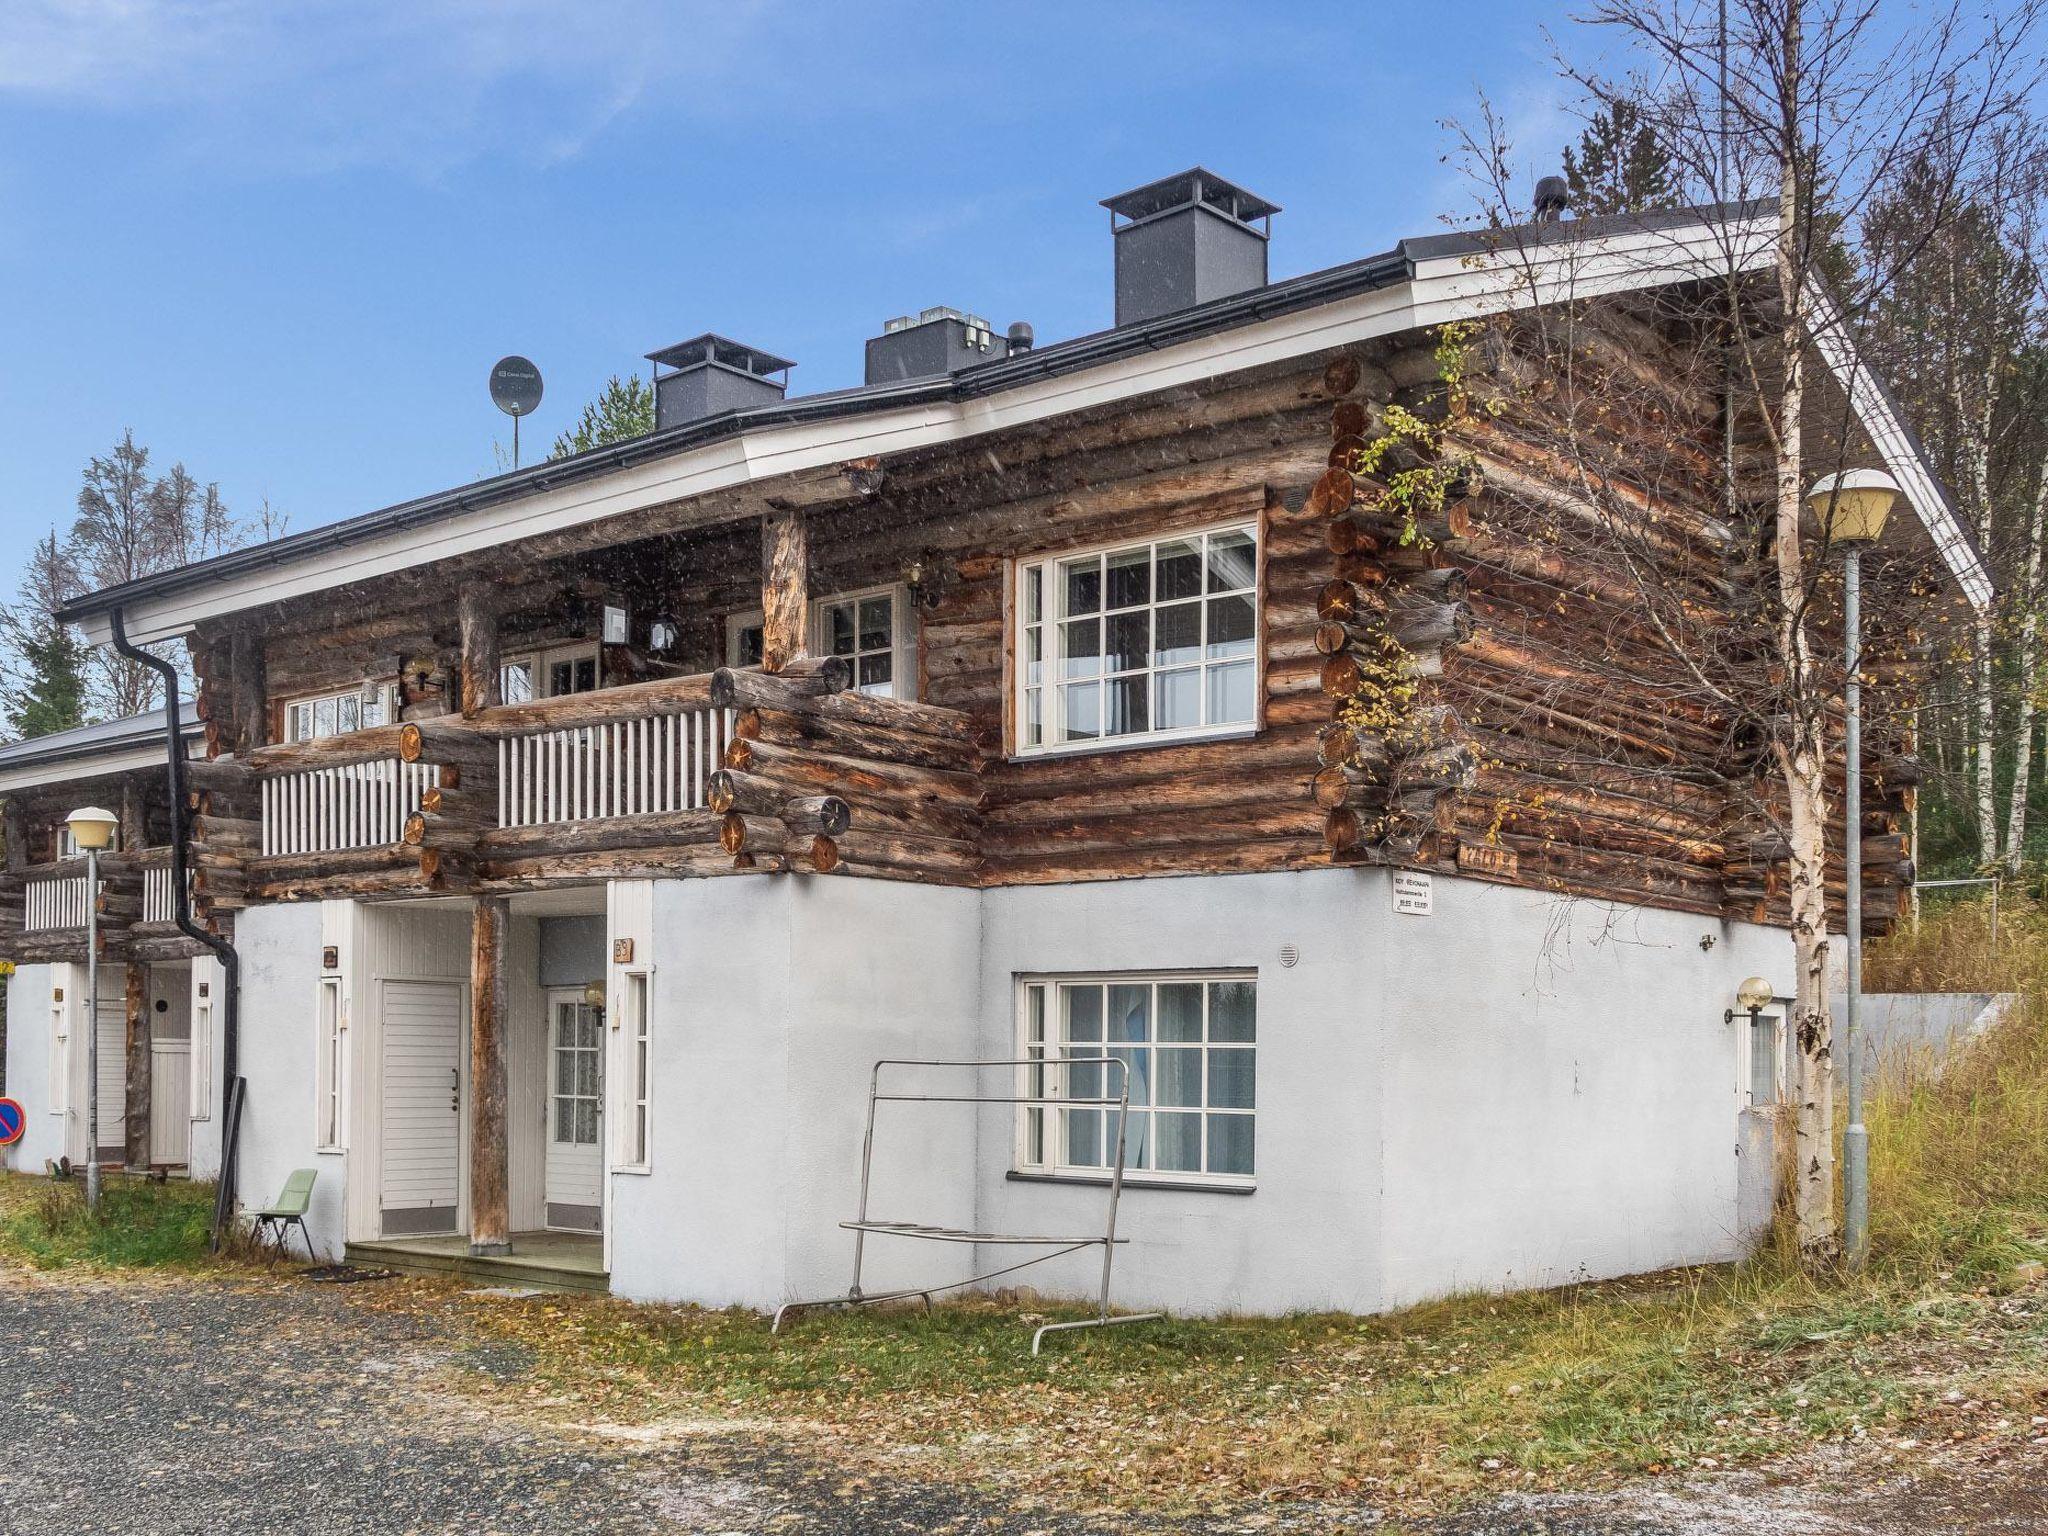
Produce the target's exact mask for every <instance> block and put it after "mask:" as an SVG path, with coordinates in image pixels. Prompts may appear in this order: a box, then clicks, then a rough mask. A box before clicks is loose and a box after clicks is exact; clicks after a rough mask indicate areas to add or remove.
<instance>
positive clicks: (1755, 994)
mask: <svg viewBox="0 0 2048 1536" xmlns="http://www.w3.org/2000/svg"><path fill="white" fill-rule="evenodd" d="M1776 995H1777V994H1775V993H1774V992H1772V991H1771V984H1770V983H1769V982H1768V981H1765V980H1764V979H1763V977H1761V976H1751V977H1748V978H1746V979H1745V980H1744V981H1743V983H1742V985H1741V986H1739V987H1737V988H1736V989H1735V1002H1736V1005H1737V1007H1738V1008H1740V1009H1742V1010H1743V1011H1745V1012H1747V1013H1748V1014H1749V1022H1750V1023H1751V1024H1752V1025H1754V1024H1755V1023H1756V1022H1757V1018H1758V1015H1760V1014H1761V1013H1762V1012H1763V1011H1764V1009H1766V1008H1768V1007H1769V1006H1770V1005H1771V999H1772V998H1773V997H1774V996H1776ZM1735 1014H1736V1008H1730V1009H1729V1010H1728V1011H1727V1012H1726V1013H1724V1014H1722V1015H1721V1022H1722V1023H1724V1024H1733V1023H1734V1022H1735Z"/></svg>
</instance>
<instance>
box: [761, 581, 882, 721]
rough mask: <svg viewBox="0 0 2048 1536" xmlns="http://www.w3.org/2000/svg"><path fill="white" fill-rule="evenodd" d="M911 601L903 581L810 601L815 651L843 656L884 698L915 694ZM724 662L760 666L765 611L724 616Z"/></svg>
mask: <svg viewBox="0 0 2048 1536" xmlns="http://www.w3.org/2000/svg"><path fill="white" fill-rule="evenodd" d="M909 615H910V606H909V603H908V601H907V597H906V594H905V592H904V589H903V588H902V587H900V586H892V587H871V588H869V589H867V590H866V591H862V592H837V593H834V594H833V595H832V596H830V597H821V598H819V599H818V600H817V601H816V602H814V603H812V604H811V637H810V644H811V651H812V653H813V654H814V655H818V656H844V657H845V658H846V664H847V668H848V670H849V671H850V673H851V674H852V678H853V687H854V688H855V689H856V690H857V691H859V692H861V693H867V694H873V695H875V696H876V697H878V698H885V699H914V698H916V697H917V679H916V656H915V652H914V649H913V647H914V645H915V638H914V634H913V632H912V630H911V627H910V617H909ZM725 656H726V665H727V666H730V667H758V666H759V665H761V615H760V612H759V610H756V611H754V612H752V613H736V614H734V615H733V616H732V617H731V618H729V619H728V620H726V626H725Z"/></svg>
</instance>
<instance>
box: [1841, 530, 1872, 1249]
mask: <svg viewBox="0 0 2048 1536" xmlns="http://www.w3.org/2000/svg"><path fill="white" fill-rule="evenodd" d="M1844 574H1845V576H1846V580H1845V581H1844V583H1843V589H1842V627H1843V629H1844V630H1845V631H1846V632H1847V646H1848V657H1847V660H1848V674H1849V675H1848V694H1849V698H1848V706H1849V707H1848V733H1847V735H1848V739H1847V742H1846V743H1845V747H1846V750H1847V752H1848V754H1849V761H1848V765H1847V766H1848V774H1847V778H1848V793H1847V795H1846V797H1845V802H1844V805H1843V811H1842V817H1843V822H1844V832H1843V841H1844V843H1845V845H1846V847H1845V849H1844V852H1845V854H1846V859H1847V863H1848V871H1847V872H1848V877H1849V879H1848V885H1849V889H1848V909H1849V1008H1848V1020H1847V1050H1848V1076H1849V1083H1848V1088H1849V1126H1848V1129H1847V1130H1846V1131H1844V1132H1843V1133H1842V1249H1843V1254H1844V1256H1845V1257H1846V1258H1847V1259H1848V1261H1849V1267H1850V1268H1851V1269H1852V1270H1860V1269H1862V1268H1863V1266H1864V1264H1865V1263H1866V1262H1868V1260H1869V1258H1870V1136H1869V1133H1868V1132H1867V1131H1866V1130H1865V1129H1864V1126H1863V1028H1862V999H1863V685H1862V683H1861V681H1860V680H1859V679H1858V678H1857V676H1856V669H1857V667H1858V666H1860V665H1861V664H1862V660H1863V657H1862V650H1863V637H1862V634H1861V629H1862V624H1863V613H1862V603H1863V589H1862V580H1863V570H1862V560H1861V558H1860V557H1859V555H1858V554H1857V550H1856V546H1855V545H1853V544H1851V545H1850V546H1849V553H1848V560H1847V562H1846V569H1845V573H1844Z"/></svg>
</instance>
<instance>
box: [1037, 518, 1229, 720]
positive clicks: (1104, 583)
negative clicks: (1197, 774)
mask: <svg viewBox="0 0 2048 1536" xmlns="http://www.w3.org/2000/svg"><path fill="white" fill-rule="evenodd" d="M1258 565H1259V561H1258V529H1257V525H1256V524H1238V525H1234V526H1232V527H1228V528H1213V529H1210V530H1208V531H1207V532H1203V533H1191V534H1186V535H1183V536H1180V537H1177V538H1171V539H1158V540H1155V541H1153V542H1150V543H1145V544H1131V545H1125V546H1121V547H1119V548H1115V549H1105V550H1096V551H1093V552H1090V553H1088V554H1081V555H1062V556H1060V557H1058V558H1056V559H1049V560H1040V561H1035V562H1033V563H1030V564H1027V565H1023V566H1020V567H1019V568H1018V572H1017V584H1018V591H1017V613H1018V625H1017V646H1018V650H1019V655H1018V664H1017V668H1016V672H1017V688H1018V699H1017V748H1018V750H1019V751H1020V752H1034V751H1046V750H1048V749H1053V748H1059V747H1072V746H1078V745H1082V744H1094V743H1101V742H1109V741H1115V740H1118V739H1120V738H1130V737H1139V736H1142V737H1148V738H1153V739H1158V738H1173V737H1188V736H1203V735H1213V734H1225V733H1229V732H1232V731H1240V730H1248V729H1250V728H1251V727H1252V726H1254V725H1255V724H1256V723H1257V719H1258V709H1257V696H1258V676H1257V672H1258V657H1257V649H1258V633H1259V613H1258Z"/></svg>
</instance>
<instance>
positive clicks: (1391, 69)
mask: <svg viewBox="0 0 2048 1536" xmlns="http://www.w3.org/2000/svg"><path fill="white" fill-rule="evenodd" d="M1562 13H1563V7H1561V6H1558V7H1553V6H1551V5H1549V4H1533V3H1532V4H1516V3H1513V0H1466V3H1464V4H1461V5H1459V6H1456V7H1452V6H1446V5H1429V6H1414V5H1403V6H1394V5H1387V4H1378V3H1359V4H1253V3H1250V0H1245V3H1242V4H1210V3H1201V0H1174V3H1142V0H1107V3H1104V0H1097V3H1094V4H1075V5H1068V4H1024V3H1015V4H1007V5H990V4H978V5H970V4H958V5H937V4H928V5H911V4H883V3H874V4H866V3H853V4H834V5H825V4H816V3H813V4H802V5H799V4H778V3H772V0H763V3H753V4H749V3H745V0H725V3H719V4H710V5H700V4H695V3H689V4H684V3H674V4H656V3H652V0H646V3H617V4H608V3H603V0H588V3H582V4H575V3H566V0H565V3H541V0H499V3H484V0H403V3H391V4H387V3H384V0H353V3H345V4H344V3H333V0H294V3H292V4H289V5H283V4H275V3H272V0H0V535H4V536H5V537H6V539H7V540H8V541H9V542H10V543H13V544H14V547H15V548H16V549H20V548H21V547H23V545H25V543H26V541H27V540H29V539H30V538H33V537H35V536H37V535H39V534H40V533H41V532H42V531H44V530H45V529H47V528H48V527H50V526H51V525H52V524H53V523H65V522H68V520H69V516H70V511H71V505H72V501H73V498H74V497H75V495H76V491H77V486H78V477H79V471H80V469H81V468H82V466H83V465H84V462H85V460H86V458H87V457H88V456H89V455H90V454H93V453H96V452H103V451H104V450H105V449H106V448H107V447H108V446H109V445H110V444H111V443H112V442H113V441H114V440H115V439H116V438H117V437H118V436H119V434H120V433H121V431H122V430H123V429H124V428H127V427H132V428H133V429H134V430H135V433H136V437H137V439H138V441H140V442H142V443H144V444H146V445H147V446H149V447H150V448H151V450H152V451H153V453H154V455H155V457H156V460H157V462H158V463H159V464H160V465H168V464H169V463H170V462H171V461H172V460H174V459H182V460H183V461H184V462H185V463H186V465H187V466H188V467H189V468H190V469H191V470H192V471H193V472H194V473H195V474H196V475H198V476H199V477H200V478H201V479H217V480H218V481H219V482H220V484H221V487H222V491H223V494H224V495H225V496H226V497H227V499H228V501H229V503H230V505H231V506H233V507H234V508H235V509H236V510H237V511H242V512H248V511H251V510H253V509H254V508H255V506H256V505H257V503H258V502H259V500H261V499H262V498H264V497H268V498H269V499H270V500H271V501H272V502H273V503H274V504H276V505H277V506H278V507H279V508H281V509H283V510H284V511H285V512H287V513H288V514H289V515H290V518H291V526H292V527H293V528H304V527H310V526H313V525H315V524H318V523H323V522H329V521H332V520H334V519H336V518H340V517H345V516H348V515H351V514H353V513H357V512H362V511H367V510H370V509H372V508H375V507H379V506H383V505H386V504H388V503H390V502H393V501H397V500H400V499H403V498H405V497H408V496H413V495H418V494H421V493H424V492H427V491H431V490H436V489H440V488H442V487H445V486H448V485H453V484H458V483H461V482H463V481H465V480H469V479H473V478H475V477H477V476H478V475H480V474H484V473H488V472H490V471H491V470H492V469H493V467H494V460H493V448H492V445H493V442H494V441H497V440H503V441H506V442H509V440H510V439H509V432H508V431H507V430H506V429H507V428H508V427H509V422H508V421H507V419H506V418H504V417H502V416H500V415H498V414H497V412H496V411H495V410H493V408H492V407H491V405H490V402H489V399H488V396H487V394H486V391H485V377H486V374H487V372H488V369H489V366H490V364H491V363H492V362H493V361H494V360H495V359H496V358H497V357H499V356H500V355H502V354H504V353H507V352H523V353H525V354H526V355H528V356H529V357H532V358H533V359H534V360H535V361H536V362H537V363H538V364H539V365H540V367H541V369H542V371H543V373H544V374H545V376H546V379H547V398H546V400H545V402H544V403H543V405H542V407H541V409H540V411H539V413H538V414H537V415H536V416H535V417H533V418H530V419H529V422H528V426H527V435H526V439H525V442H526V447H527V450H528V456H529V457H531V456H532V455H533V452H534V450H536V449H538V450H540V451H545V447H546V444H547V443H548V442H549V441H551V439H552V437H553V435H554V433H555V432H557V431H559V430H561V429H562V427H563V426H564V425H565V424H566V423H567V422H568V421H569V420H570V419H571V418H572V417H573V416H574V414H575V412H576V411H577V409H578V408H579V407H580V406H581V404H582V403H583V401H584V400H586V399H587V398H588V397H589V396H590V395H591V394H592V393H594V391H595V390H596V389H597V388H598V387H599V386H600V385H601V384H602V383H603V381H604V379H605V377H606V376H607V375H608V374H610V373H613V372H621V373H623V372H629V371H631V370H634V369H636V368H637V369H641V370H643V371H644V369H645V367H646V365H645V364H644V363H643V362H642V361H641V356H642V354H643V353H645V352H647V351H649V350H650V349H652V348H654V347H657V346H661V345H664V344H666V343H669V342H672V341H676V340H679V339H681V338H683V337H685V336H689V335H693V334H695V333H696V332H698V331H702V330H717V331H721V332H723V333H725V334H727V335H731V336H734V337H737V338H739V339H741V340H743V341H747V342H750V343H752V344H754V345H757V346H760V347H764V348H767V349H769V350H772V351H775V352H779V353H781V354H782V355H784V356H787V357H793V358H796V359H798V360H799V362H800V366H799V367H798V368H797V370H796V372H795V374H794V377H793V391H794V392H806V391H812V390H819V389H827V388H834V387H838V386H841V385H845V384H849V383H856V382H858V374H859V368H860V357H861V342H862V340H863V339H864V338H865V337H867V336H869V335H871V334H873V333H875V332H876V331H877V330H879V328H880V324H881V322H882V321H883V320H884V319H885V318H887V317H888V316H890V315H894V314H899V313H901V312H903V311H906V310H914V309H918V308H921V307H925V306H928V305H932V304H955V305H959V306H961V307H964V308H969V309H972V310H975V311H977V312H979V313H981V314H984V315H987V316H988V317H989V318H990V319H991V320H993V321H994V322H995V323H996V325H997V326H998V327H999V328H1000V327H1001V326H1003V325H1005V324H1007V323H1008V322H1009V321H1011V320H1015V319H1028V320H1030V321H1031V322H1032V323H1033V325H1034V326H1035V327H1036V329H1037V333H1038V336H1039V338H1040V340H1041V341H1050V340H1055V339H1058V338H1060V337H1063V336H1069V335H1074V334H1078V333H1081V332H1084V331H1090V330H1095V329H1098V328H1100V327H1102V326H1104V325H1107V324H1108V323H1109V317H1110V298H1111V292H1110V241H1109V234H1108V227H1107V220H1108V216H1107V214H1106V213H1105V212H1104V211H1103V210H1102V209H1101V208H1099V207H1098V206H1096V205H1097V201H1098V200H1099V199H1100V198H1102V197H1105V196H1108V195H1109V194H1111V193H1115V192H1119V191H1122V190H1124V189H1125V188H1127V187H1130V186H1133V185H1136V184H1138V183H1140V182H1143V181H1147V180H1150V179H1152V178H1153V177H1156V176H1159V175H1163V174H1166V173H1168V172H1171V171H1176V170H1180V169H1183V168H1184V167H1186V166H1188V165H1191V164H1195V163H1198V162H1199V163H1202V164H1206V165H1208V166H1210V167H1212V168H1214V169H1215V170H1217V171H1219V172H1221V173H1222V174H1224V175H1227V176H1230V177H1232V178H1233V179H1236V180H1238V181H1240V182H1242V183H1243V184H1244V185H1246V186H1248V187H1249V188H1251V189H1252V190H1253V191H1255V192H1258V193H1260V194H1262V195H1264V196H1267V197H1269V198H1271V199H1272V200H1274V201H1276V202H1278V203H1280V204H1282V205H1284V207H1285V210H1286V211H1285V212H1284V213H1282V214H1281V215H1280V216H1279V217H1278V219H1277V220H1276V221H1275V226H1274V243H1273V256H1272V265H1273V272H1274V275H1275V276H1276V277H1277V276H1285V275H1288V274H1291V273H1295V272H1301V271H1308V270H1312V269H1314V268H1318V267H1323V266H1328V265H1330V264H1332V263H1335V262H1339V261H1344V260H1348V259H1350V258H1353V257H1356V256H1360V255H1364V254H1368V253H1370V252H1373V251H1377V250H1381V249H1384V248H1385V247H1386V246H1387V245H1389V244H1390V243H1391V242H1392V241H1393V240H1394V239H1396V238H1398V237H1399V236H1401V235H1404V234H1415V233H1426V232H1428V231H1429V230H1430V229H1432V228H1435V227H1437V226H1438V224H1439V221H1440V220H1441V219H1442V217H1443V216H1444V215H1446V214H1449V213H1456V212H1462V211H1464V210H1466V209H1468V208H1469V206H1470V204H1469V195H1468V193H1467V192H1466V191H1465V190H1464V189H1463V188H1462V186H1461V184H1460V182H1459V180H1458V178H1457V176H1456V174H1455V172H1454V171H1453V170H1452V169H1451V168H1450V167H1449V166H1447V165H1446V164H1445V163H1444V160H1443V157H1444V155H1445V153H1446V151H1447V149H1448V147H1449V136H1448V135H1447V133H1446V132H1445V131H1444V129H1443V128H1442V127H1441V126H1440V124H1441V120H1442V119H1443V118H1444V117H1446V116H1448V115H1470V113H1471V112H1472V110H1473V107H1474V105H1475V103H1476V101H1477V100H1478V96H1479V93H1480V92H1481V91H1482V90H1483V91H1484V92H1485V93H1486V94H1487V95H1488V96H1489V97H1491V98H1492V100H1493V101H1494V103H1495V104H1496V106H1497V107H1498V108H1499V109H1500V110H1501V111H1502V112H1503V113H1504V114H1505V116H1506V117H1507V119H1508V121H1509V123H1510V124H1511V125H1512V127H1513V129H1514V131H1515V134H1516V138H1517V142H1518V143H1519V144H1521V145H1522V146H1523V147H1524V151H1525V153H1526V154H1527V156H1528V158H1529V162H1530V167H1531V170H1530V174H1531V175H1532V176H1533V175H1534V174H1535V168H1536V162H1537V161H1538V160H1541V161H1542V162H1544V163H1543V164H1542V166H1541V169H1544V170H1549V169H1552V168H1554V160H1555V157H1556V154H1557V152H1558V148H1559V146H1560V145H1561V144H1562V143H1563V142H1564V140H1565V139H1566V138H1567V137H1568V136H1569V135H1570V134H1571V133H1573V132H1574V131H1575V125H1574V120H1573V118H1572V116H1571V111H1570V108H1571V103H1570V100H1569V98H1568V96H1567V95H1566V94H1565V93H1563V92H1562V91H1561V90H1560V88H1559V87H1558V85H1557V83H1556V81H1555V78H1554V73H1553V70H1552V67H1551V64H1550V52H1549V43H1548V41H1547V38H1546V33H1545V30H1544V29H1545V27H1546V25H1548V26H1555V27H1560V28H1564V27H1567V26H1568V24H1567V23H1566V22H1564V20H1563V15H1562ZM1571 41H1572V42H1573V43H1574V45H1575V46H1579V47H1583V46H1584V45H1585V42H1586V40H1584V39H1571ZM15 541H19V542H15Z"/></svg>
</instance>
